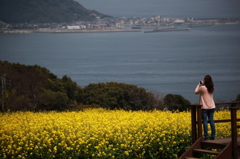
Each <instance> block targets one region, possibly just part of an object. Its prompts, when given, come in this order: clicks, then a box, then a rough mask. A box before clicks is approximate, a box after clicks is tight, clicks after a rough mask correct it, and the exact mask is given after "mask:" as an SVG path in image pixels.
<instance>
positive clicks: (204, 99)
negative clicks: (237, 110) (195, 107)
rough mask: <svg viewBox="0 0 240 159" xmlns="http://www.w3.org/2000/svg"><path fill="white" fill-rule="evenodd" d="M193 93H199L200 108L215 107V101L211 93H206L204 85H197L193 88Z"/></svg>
mask: <svg viewBox="0 0 240 159" xmlns="http://www.w3.org/2000/svg"><path fill="white" fill-rule="evenodd" d="M195 94H200V104H201V105H202V109H213V108H216V106H215V102H214V100H213V94H212V93H208V90H207V87H206V86H204V85H203V86H200V85H199V84H198V85H197V87H196V89H195Z"/></svg>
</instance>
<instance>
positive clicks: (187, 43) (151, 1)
mask: <svg viewBox="0 0 240 159" xmlns="http://www.w3.org/2000/svg"><path fill="white" fill-rule="evenodd" d="M76 1H79V2H80V3H81V4H83V6H86V8H88V9H95V10H97V11H100V12H103V13H105V14H112V15H113V16H128V17H131V15H132V16H137V15H138V16H145V17H147V16H149V17H151V16H154V15H158V14H159V15H164V16H166V17H185V16H187V15H189V17H190V16H193V17H195V16H199V17H201V16H202V17H210V18H211V17H216V16H219V17H227V16H230V17H238V15H239V10H236V7H238V5H239V2H240V1H226V0H211V1H206V0H202V1H195V0H180V1H179V0H170V1H167V0H148V1H146V0H129V1H127V0H121V1H120V0H76ZM170 2H171V3H172V5H171V3H170ZM173 2H174V3H173ZM217 2H219V3H217ZM216 3H217V4H216ZM129 4H131V5H129ZM233 4H235V5H233ZM134 5H135V6H134ZM164 6H165V7H164ZM198 6H199V7H198ZM214 6H215V7H214ZM204 7H205V11H204ZM238 8H239V7H238ZM160 11H161V12H160ZM239 44H240V25H215V26H208V27H198V28H192V29H191V30H190V31H179V32H158V33H148V34H146V33H143V32H122V33H57V34H49V33H40V34H39V33H30V34H0V60H1V61H5V60H6V61H9V62H15V63H17V62H18V63H21V64H26V65H34V64H37V65H40V66H42V67H46V68H47V69H49V70H50V71H51V72H52V73H54V74H56V75H57V76H58V77H60V78H61V77H62V76H64V75H67V76H69V77H71V78H72V80H73V81H76V82H77V84H78V85H79V86H81V87H85V86H86V85H88V84H89V83H99V82H110V81H114V82H121V83H126V84H134V85H137V86H139V87H144V88H146V89H148V90H150V91H156V92H158V93H161V94H163V95H166V94H169V93H172V94H180V95H182V96H183V97H185V98H186V99H188V100H189V101H190V102H191V103H195V102H198V99H199V98H198V96H197V95H195V94H194V89H195V87H196V85H197V84H198V81H199V80H203V78H204V76H205V75H207V74H210V75H211V76H212V78H213V81H214V83H215V93H214V98H215V101H217V102H218V101H231V100H234V99H235V98H236V96H237V94H239V93H240V69H239V68H240V45H239Z"/></svg>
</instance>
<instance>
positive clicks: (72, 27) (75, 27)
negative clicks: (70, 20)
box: [67, 26, 80, 29]
mask: <svg viewBox="0 0 240 159" xmlns="http://www.w3.org/2000/svg"><path fill="white" fill-rule="evenodd" d="M67 28H68V29H80V26H67Z"/></svg>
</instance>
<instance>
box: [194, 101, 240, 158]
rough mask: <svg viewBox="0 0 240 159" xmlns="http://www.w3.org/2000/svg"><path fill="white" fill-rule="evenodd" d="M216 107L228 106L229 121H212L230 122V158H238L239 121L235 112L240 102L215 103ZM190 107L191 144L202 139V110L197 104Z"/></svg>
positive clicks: (218, 121) (217, 121)
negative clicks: (229, 112)
mask: <svg viewBox="0 0 240 159" xmlns="http://www.w3.org/2000/svg"><path fill="white" fill-rule="evenodd" d="M216 105H229V109H230V111H231V119H226V120H214V122H215V123H224V122H231V130H232V132H231V138H232V156H233V158H234V159H235V158H237V156H238V145H237V129H238V128H240V126H238V125H237V122H238V121H240V119H237V110H238V109H240V108H238V107H237V106H238V105H240V102H227V103H216ZM191 107H192V109H191V116H192V143H195V141H197V139H199V138H200V137H202V109H201V105H198V104H192V105H191Z"/></svg>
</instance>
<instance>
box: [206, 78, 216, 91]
mask: <svg viewBox="0 0 240 159" xmlns="http://www.w3.org/2000/svg"><path fill="white" fill-rule="evenodd" d="M204 85H205V86H206V87H207V90H208V92H209V93H213V91H214V84H213V81H212V77H211V76H210V75H206V76H205V77H204Z"/></svg>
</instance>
